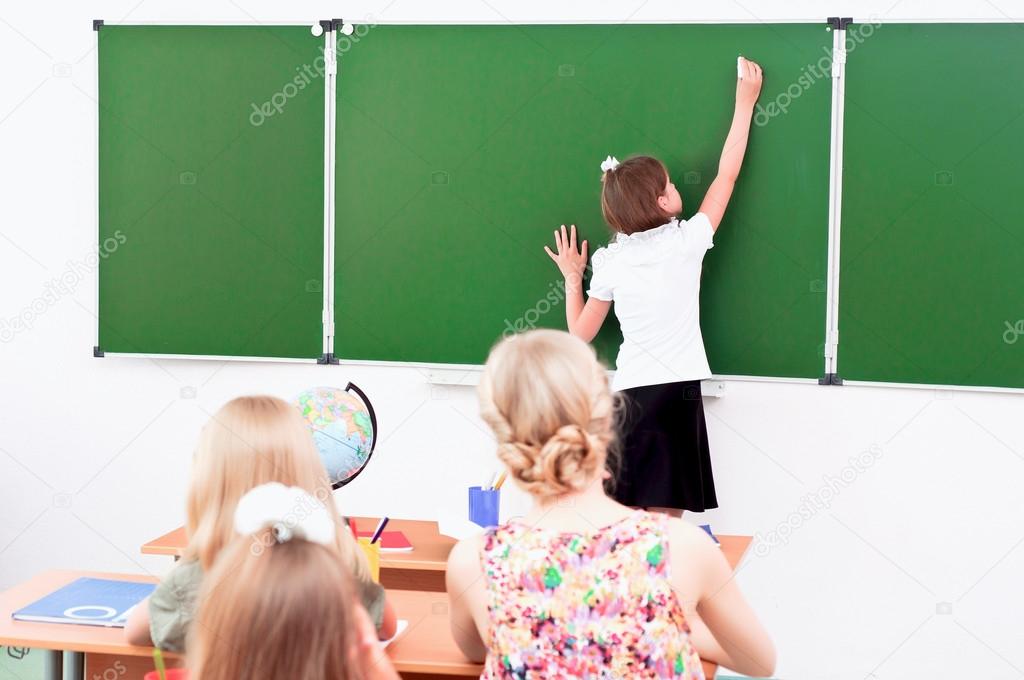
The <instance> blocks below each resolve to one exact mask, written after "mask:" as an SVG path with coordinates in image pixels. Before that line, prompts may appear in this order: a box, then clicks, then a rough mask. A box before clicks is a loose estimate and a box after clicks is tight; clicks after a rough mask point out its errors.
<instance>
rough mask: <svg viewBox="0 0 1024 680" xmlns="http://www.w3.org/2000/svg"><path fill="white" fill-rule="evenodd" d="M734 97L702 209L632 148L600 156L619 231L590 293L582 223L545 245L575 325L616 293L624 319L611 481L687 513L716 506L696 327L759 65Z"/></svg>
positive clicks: (601, 257) (633, 495)
mask: <svg viewBox="0 0 1024 680" xmlns="http://www.w3.org/2000/svg"><path fill="white" fill-rule="evenodd" d="M737 67H738V71H739V74H738V75H739V79H738V81H737V85H736V108H735V111H734V112H733V118H732V126H731V127H730V128H729V134H728V136H727V137H726V139H725V146H724V147H723V149H722V155H721V159H720V160H719V163H718V175H717V176H716V177H715V180H714V181H713V182H712V183H711V186H710V187H709V188H708V192H707V194H706V195H705V197H704V201H703V202H702V203H701V205H700V210H699V211H698V212H697V213H696V214H695V215H693V217H691V218H690V219H688V220H681V219H679V216H680V215H681V214H682V211H683V201H682V198H681V197H680V196H679V192H678V191H677V190H676V187H675V185H674V184H673V183H672V179H671V177H670V176H669V172H668V169H667V168H666V167H665V165H664V164H663V163H662V162H661V161H659V160H658V159H656V158H651V157H650V156H636V157H634V158H630V159H628V160H626V161H624V162H622V163H619V161H618V160H617V159H615V158H613V157H611V156H609V157H608V158H606V159H605V161H604V162H603V163H602V164H601V171H602V185H603V186H602V189H601V210H602V212H603V214H604V218H605V221H606V222H607V223H608V225H609V226H610V227H611V228H612V230H613V231H614V232H615V237H614V240H613V241H612V243H611V244H610V245H608V246H607V247H605V248H600V249H598V250H597V252H595V253H594V257H593V261H592V264H593V275H592V277H591V279H590V288H589V290H588V291H587V293H588V295H589V298H588V299H587V300H586V302H585V303H584V297H583V286H582V282H583V278H584V273H585V270H586V268H587V242H586V241H583V242H582V243H581V244H580V247H579V248H577V243H576V226H575V225H573V226H572V227H571V228H570V229H569V231H568V232H567V231H566V228H565V225H562V228H561V229H560V230H558V231H556V232H555V251H556V252H553V251H552V250H551V249H550V248H548V247H547V246H545V248H544V250H545V251H547V253H548V255H549V256H550V257H551V259H552V260H554V261H555V263H556V264H557V265H558V268H559V270H560V271H561V273H562V275H563V276H564V277H565V290H566V304H565V316H566V322H567V324H568V327H569V332H571V333H572V334H573V335H576V336H577V337H580V338H582V339H583V340H586V341H587V342H590V341H591V340H592V339H593V338H594V336H595V335H597V332H598V330H600V328H601V325H602V324H603V323H604V320H605V318H607V316H608V311H609V309H611V307H612V303H613V302H614V303H615V316H616V318H617V319H618V321H619V326H620V327H621V329H622V345H621V346H620V347H619V353H618V357H617V359H616V371H615V380H614V383H613V388H614V389H615V390H618V391H620V392H621V393H622V394H623V396H624V398H625V402H626V406H627V407H626V410H625V414H624V417H623V422H622V429H623V432H622V435H623V436H622V439H623V450H622V460H621V467H620V469H619V471H618V474H617V477H616V480H615V484H614V486H613V487H610V488H611V489H612V490H613V493H614V494H615V498H616V499H618V500H619V501H620V502H622V503H625V504H626V505H630V506H633V507H643V508H648V509H650V510H657V511H661V512H667V513H670V514H673V515H676V516H678V515H681V514H682V512H683V511H684V510H690V511H695V512H702V511H704V510H706V509H708V508H715V507H718V497H717V495H716V493H715V482H714V478H713V475H712V470H711V454H710V448H709V446H708V436H707V427H706V424H705V421H704V406H703V402H702V401H701V388H700V382H701V380H704V379H706V378H710V377H711V369H710V367H709V365H708V359H707V355H706V354H705V351H704V339H703V337H702V336H701V331H700V275H701V265H702V262H703V260H704V254H705V253H706V252H707V251H708V250H709V249H710V248H711V247H712V246H713V245H714V235H715V232H716V231H717V230H718V225H719V224H721V222H722V217H723V215H724V214H725V209H726V206H728V204H729V199H730V198H731V197H732V192H733V187H734V186H735V185H736V180H737V178H738V177H739V173H740V166H741V165H742V164H743V156H744V153H745V151H746V148H747V138H748V136H749V133H750V122H751V118H752V116H753V113H754V104H755V102H756V101H757V97H758V94H759V93H760V91H761V81H762V73H761V67H760V66H758V65H757V64H756V63H754V62H752V61H749V60H746V59H743V58H742V57H741V58H740V59H739V61H738V64H737Z"/></svg>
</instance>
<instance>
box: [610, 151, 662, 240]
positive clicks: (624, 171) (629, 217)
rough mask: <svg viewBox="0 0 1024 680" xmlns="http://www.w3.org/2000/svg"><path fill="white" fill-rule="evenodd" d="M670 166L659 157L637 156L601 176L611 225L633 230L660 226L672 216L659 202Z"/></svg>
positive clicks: (626, 231)
mask: <svg viewBox="0 0 1024 680" xmlns="http://www.w3.org/2000/svg"><path fill="white" fill-rule="evenodd" d="M666 182H668V168H666V167H665V164H664V163H662V162H661V161H659V160H658V159H657V158H652V157H651V156H634V157H633V158H629V159H626V160H625V161H623V162H622V163H619V166H618V167H617V168H615V169H614V170H608V171H607V172H605V173H604V175H602V177H601V183H602V185H603V186H602V187H601V212H602V213H603V214H604V220H605V222H607V223H608V226H610V227H611V228H612V229H614V230H615V231H617V232H621V233H623V234H633V233H636V232H638V231H647V230H648V229H653V228H654V227H660V226H661V225H663V224H665V223H666V222H668V220H669V219H671V217H672V216H671V215H669V214H667V213H666V212H665V211H664V210H662V209H661V208H660V207H659V206H658V198H659V197H660V196H664V195H665V184H666Z"/></svg>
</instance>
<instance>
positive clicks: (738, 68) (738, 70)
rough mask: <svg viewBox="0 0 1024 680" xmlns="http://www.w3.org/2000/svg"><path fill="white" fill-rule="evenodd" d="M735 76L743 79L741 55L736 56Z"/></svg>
mask: <svg viewBox="0 0 1024 680" xmlns="http://www.w3.org/2000/svg"><path fill="white" fill-rule="evenodd" d="M736 77H737V78H739V79H740V80H743V57H736Z"/></svg>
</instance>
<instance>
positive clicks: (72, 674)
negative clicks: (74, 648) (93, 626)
mask: <svg viewBox="0 0 1024 680" xmlns="http://www.w3.org/2000/svg"><path fill="white" fill-rule="evenodd" d="M66 655H67V658H66V659H65V660H66V661H67V663H66V664H65V666H64V680H84V678H85V653H84V652H66Z"/></svg>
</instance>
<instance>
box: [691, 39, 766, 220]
mask: <svg viewBox="0 0 1024 680" xmlns="http://www.w3.org/2000/svg"><path fill="white" fill-rule="evenodd" d="M740 69H741V70H742V71H743V77H742V78H740V79H739V80H738V81H737V82H736V110H735V112H734V113H733V116H732V126H730V128H729V134H728V136H726V138H725V146H724V147H723V148H722V157H721V158H720V159H719V161H718V176H716V177H715V181H714V182H712V183H711V186H710V187H708V193H707V194H706V195H705V196H704V202H703V203H701V204H700V212H702V213H704V214H705V215H707V216H708V220H710V221H711V228H712V229H713V230H715V231H718V225H719V224H721V223H722V216H723V215H725V208H726V206H728V205H729V199H730V198H732V190H733V187H735V186H736V178H737V177H739V174H740V166H741V165H743V155H744V154H745V153H746V151H747V139H748V137H749V136H750V120H751V118H753V116H754V104H755V103H756V102H757V97H758V95H759V94H760V93H761V82H762V76H761V67H760V66H758V65H757V64H756V63H754V62H752V61H750V60H748V59H743V58H742V57H741V58H740Z"/></svg>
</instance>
